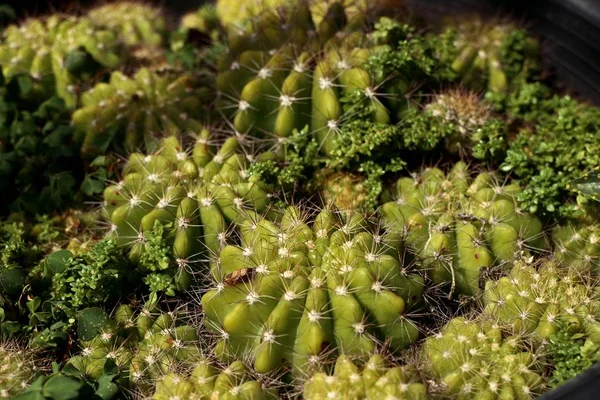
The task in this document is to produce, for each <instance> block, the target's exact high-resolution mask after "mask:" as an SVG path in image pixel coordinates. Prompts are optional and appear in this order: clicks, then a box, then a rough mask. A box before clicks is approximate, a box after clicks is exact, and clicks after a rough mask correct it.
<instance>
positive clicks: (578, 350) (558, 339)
mask: <svg viewBox="0 0 600 400" xmlns="http://www.w3.org/2000/svg"><path fill="white" fill-rule="evenodd" d="M548 341H549V343H548V345H547V346H546V350H547V351H548V358H549V359H550V360H551V363H552V366H553V367H554V370H553V371H552V375H551V377H550V381H549V385H550V386H551V387H556V386H560V385H562V384H563V383H565V382H566V381H568V380H569V379H572V378H575V377H576V376H577V375H579V374H581V373H582V372H584V371H586V370H587V369H589V368H590V367H591V366H592V365H594V364H595V363H597V362H598V361H600V346H598V344H596V343H595V342H593V341H592V340H590V339H585V335H584V334H582V333H575V334H574V333H572V329H570V327H569V326H566V324H559V329H558V332H556V333H554V334H552V335H551V336H550V338H549V339H548Z"/></svg>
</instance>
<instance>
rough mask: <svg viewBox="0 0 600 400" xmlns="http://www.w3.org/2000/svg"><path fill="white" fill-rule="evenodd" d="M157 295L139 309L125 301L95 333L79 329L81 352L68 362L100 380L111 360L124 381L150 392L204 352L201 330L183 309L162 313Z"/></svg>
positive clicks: (127, 384) (125, 384) (128, 384)
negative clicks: (193, 324)
mask: <svg viewBox="0 0 600 400" xmlns="http://www.w3.org/2000/svg"><path fill="white" fill-rule="evenodd" d="M157 305H158V297H156V296H152V297H151V298H150V299H149V300H148V301H147V302H146V303H145V304H144V306H143V308H142V309H141V310H139V312H135V311H134V309H133V308H132V307H130V306H129V305H126V304H121V305H120V306H118V307H117V309H116V310H115V312H114V315H113V317H112V318H111V319H110V320H108V321H107V322H106V323H105V324H104V325H101V327H100V328H99V332H98V334H97V335H96V336H91V337H90V335H89V334H88V335H82V334H81V333H80V342H79V346H80V347H81V352H80V353H79V354H77V355H74V356H73V357H71V358H70V359H69V360H68V361H67V365H72V366H74V367H75V368H77V369H78V370H79V371H81V372H83V373H85V375H86V376H87V377H89V378H92V379H98V378H99V377H100V376H102V374H103V371H104V364H105V363H106V361H107V360H108V359H111V360H113V361H114V362H115V364H116V365H117V366H118V367H119V369H120V371H121V372H122V373H123V376H124V378H123V380H122V382H121V384H122V385H124V386H126V387H131V388H135V389H137V390H139V391H151V390H153V388H154V385H155V383H156V380H157V379H159V378H161V377H163V376H164V375H165V374H166V373H168V372H170V371H174V370H175V369H176V368H178V367H181V366H182V365H184V366H185V365H188V364H189V363H193V362H195V361H196V360H197V359H198V357H199V356H200V352H199V349H198V347H197V342H198V333H197V332H196V329H195V328H194V327H192V326H190V325H187V324H186V323H185V321H184V318H183V316H182V315H181V313H180V312H167V313H163V312H161V311H160V310H159V309H158V307H157Z"/></svg>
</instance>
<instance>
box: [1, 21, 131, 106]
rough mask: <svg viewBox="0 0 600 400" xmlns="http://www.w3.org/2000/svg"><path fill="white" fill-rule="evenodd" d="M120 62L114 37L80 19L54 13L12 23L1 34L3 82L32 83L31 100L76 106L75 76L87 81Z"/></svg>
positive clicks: (76, 81)
mask: <svg viewBox="0 0 600 400" xmlns="http://www.w3.org/2000/svg"><path fill="white" fill-rule="evenodd" d="M119 63H120V54H119V49H118V42H117V37H116V36H115V34H114V33H113V32H111V31H108V30H106V29H102V28H98V27H96V26H95V25H94V24H93V23H92V22H91V21H90V20H89V19H87V18H84V17H72V16H60V15H52V16H49V17H47V18H41V19H30V20H27V21H26V22H24V23H23V24H22V25H20V26H17V25H10V26H9V27H7V28H6V29H5V30H4V32H3V40H2V44H1V45H0V65H1V66H2V73H3V74H4V77H5V78H6V79H7V80H11V79H13V78H16V77H18V76H20V75H25V76H29V77H31V78H32V79H33V88H34V90H33V91H32V93H31V97H32V98H36V97H40V96H42V97H50V96H51V95H53V94H56V95H58V96H59V97H60V98H62V99H63V100H64V102H65V104H66V106H67V107H68V108H73V107H75V106H76V104H77V99H78V96H77V84H78V82H79V78H82V79H85V80H89V79H91V78H93V76H94V74H96V73H97V72H98V70H101V69H109V70H110V69H114V68H115V67H117V66H118V65H119Z"/></svg>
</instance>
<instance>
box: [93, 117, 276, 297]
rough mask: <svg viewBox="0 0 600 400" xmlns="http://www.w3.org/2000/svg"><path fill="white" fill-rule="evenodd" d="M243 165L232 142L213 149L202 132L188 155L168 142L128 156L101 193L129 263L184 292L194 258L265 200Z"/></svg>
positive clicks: (218, 243) (112, 233)
mask: <svg viewBox="0 0 600 400" xmlns="http://www.w3.org/2000/svg"><path fill="white" fill-rule="evenodd" d="M266 156H267V155H266V154H264V155H263V157H266ZM248 165H249V160H248V158H247V157H246V156H245V155H244V154H243V150H242V148H241V146H240V143H239V141H238V139H237V138H236V137H230V138H228V139H227V141H226V142H225V143H224V144H223V145H222V146H221V147H220V148H219V149H217V148H216V147H215V146H214V142H212V141H211V137H210V133H209V131H208V130H206V129H203V130H202V131H201V133H200V134H199V136H198V137H197V138H196V143H195V144H194V147H193V148H192V149H189V151H188V150H186V148H185V146H184V145H183V144H182V143H181V142H180V140H179V139H177V138H175V137H169V138H166V139H164V140H163V141H162V142H161V145H160V148H159V149H158V151H157V152H156V153H154V154H149V155H143V154H140V153H134V154H132V155H131V157H130V158H129V162H128V163H127V165H126V166H125V169H124V171H125V177H124V178H123V180H122V181H121V182H119V183H117V184H115V185H111V186H108V187H107V188H106V189H105V191H104V213H105V215H106V216H107V217H108V218H109V219H110V223H111V231H110V234H109V235H110V236H111V237H114V238H115V239H116V240H117V241H118V243H120V244H121V245H124V246H127V247H128V248H130V252H129V258H130V260H131V261H132V262H133V263H134V264H138V265H140V266H141V267H143V268H146V269H148V270H149V271H153V272H159V273H160V274H161V275H163V274H170V275H171V276H173V279H174V280H175V283H176V287H177V289H178V290H183V289H185V288H187V287H189V285H190V281H191V274H192V273H193V271H194V270H195V264H196V263H197V262H198V261H199V260H200V259H201V255H202V253H204V252H205V250H209V251H210V252H218V251H219V249H220V247H221V245H222V243H223V241H224V240H225V238H226V236H227V231H228V223H230V222H233V221H235V220H236V219H237V218H238V215H239V214H240V212H241V211H243V210H244V209H246V208H248V209H253V210H256V211H257V212H262V211H264V210H265V209H266V208H267V206H268V204H269V202H270V197H271V194H270V191H269V188H268V187H267V186H265V185H263V184H262V183H261V182H259V181H249V180H248V177H247V172H246V169H247V167H248ZM174 264H176V265H174Z"/></svg>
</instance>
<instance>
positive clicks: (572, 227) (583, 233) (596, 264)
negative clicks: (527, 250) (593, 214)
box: [552, 221, 600, 275]
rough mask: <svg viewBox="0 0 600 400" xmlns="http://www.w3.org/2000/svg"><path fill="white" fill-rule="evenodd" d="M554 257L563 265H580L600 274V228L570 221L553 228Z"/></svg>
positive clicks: (595, 225)
mask: <svg viewBox="0 0 600 400" xmlns="http://www.w3.org/2000/svg"><path fill="white" fill-rule="evenodd" d="M552 243H553V245H554V256H555V257H556V259H557V260H558V261H559V262H561V263H567V264H579V265H580V266H581V267H582V268H584V269H586V268H590V267H591V269H592V271H593V272H594V273H595V274H596V275H598V274H599V273H600V259H599V257H600V227H599V226H598V225H597V224H595V223H592V224H589V223H584V222H575V221H569V222H567V223H563V224H559V225H556V226H555V227H554V228H552Z"/></svg>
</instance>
